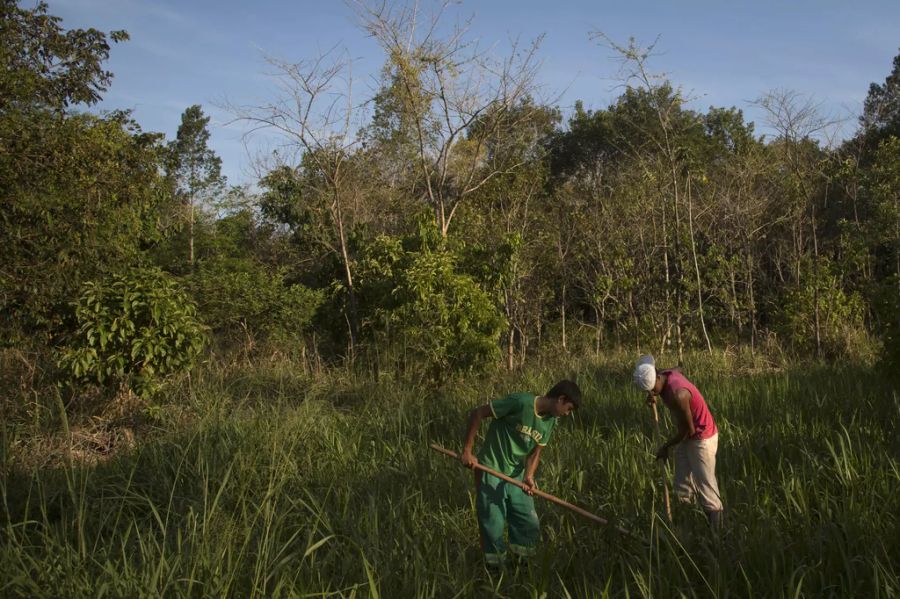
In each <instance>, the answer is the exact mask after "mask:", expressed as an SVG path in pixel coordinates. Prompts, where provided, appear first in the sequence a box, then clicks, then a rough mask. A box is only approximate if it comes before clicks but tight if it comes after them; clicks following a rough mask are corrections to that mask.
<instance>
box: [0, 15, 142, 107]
mask: <svg viewBox="0 0 900 599" xmlns="http://www.w3.org/2000/svg"><path fill="white" fill-rule="evenodd" d="M18 4H19V3H18V2H17V1H16V0H0V22H2V24H3V25H2V27H0V111H3V112H7V111H9V110H23V109H28V108H39V109H45V108H46V109H53V110H63V109H65V108H66V107H68V106H69V105H70V104H79V103H85V104H94V103H96V102H98V101H99V100H100V94H101V92H104V91H106V88H107V87H108V86H109V83H110V80H111V79H112V73H110V72H109V71H104V70H103V62H104V61H106V59H107V58H108V57H109V42H108V41H107V39H106V34H105V33H103V32H102V31H97V30H96V29H93V28H91V29H72V30H69V31H65V30H63V29H62V28H61V27H60V26H59V24H60V21H61V19H60V18H59V17H55V16H53V15H48V14H47V4H46V3H45V2H38V3H37V5H36V6H35V7H34V8H33V9H30V10H27V9H22V8H19V7H18V6H17V5H18ZM109 36H110V38H111V40H112V41H113V42H121V41H125V40H127V39H128V34H127V33H126V32H124V31H113V32H111V33H110V34H109Z"/></svg>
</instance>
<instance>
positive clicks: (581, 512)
mask: <svg viewBox="0 0 900 599" xmlns="http://www.w3.org/2000/svg"><path fill="white" fill-rule="evenodd" d="M431 448H432V449H433V450H435V451H436V452H438V453H442V454H444V455H445V456H447V457H450V458H453V459H455V460H458V459H459V455H458V454H457V453H456V452H455V451H450V450H449V449H444V448H443V447H441V446H440V445H437V444H436V443H432V444H431ZM474 467H475V468H476V469H477V470H481V471H482V472H487V473H488V474H490V475H491V476H496V477H497V478H499V479H500V480H505V481H506V482H508V483H511V484H513V485H516V486H517V487H520V488H522V489H525V488H526V485H525V483H523V482H522V481H520V480H516V479H514V478H512V477H510V476H506V475H505V474H500V473H499V472H497V471H496V470H493V469H491V468H488V467H487V466H482V465H481V464H475V466H474ZM533 493H534V494H535V495H537V496H538V497H542V498H544V499H546V500H547V501H552V502H553V503H555V504H556V505H561V506H562V507H564V508H566V509H569V510H572V511H573V512H575V513H576V514H579V515H581V516H584V517H585V518H588V519H589V520H593V521H594V522H597V523H598V524H602V525H604V526H609V521H608V520H604V519H603V518H601V517H600V516H597V515H595V514H592V513H590V512H589V511H587V510H583V509H581V508H580V507H578V506H577V505H572V504H571V503H569V502H568V501H565V500H563V499H560V498H559V497H556V496H554V495H551V494H550V493H544V492H543V491H541V490H540V489H533ZM613 528H615V529H616V531H618V532H620V533H622V534H623V535H628V536H630V537H634V538H636V539H640V537H636V536H635V535H633V534H632V533H631V532H630V531H628V530H626V529H624V528H622V527H620V526H614V527H613ZM640 540H643V539H640Z"/></svg>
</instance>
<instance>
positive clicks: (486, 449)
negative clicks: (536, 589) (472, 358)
mask: <svg viewBox="0 0 900 599" xmlns="http://www.w3.org/2000/svg"><path fill="white" fill-rule="evenodd" d="M580 404H581V390H580V389H579V388H578V385H576V384H575V383H574V382H572V381H566V380H564V381H560V382H559V383H557V384H556V385H554V386H553V388H552V389H550V391H548V392H547V394H546V395H540V396H537V397H535V396H534V395H532V394H531V393H513V394H511V395H507V396H506V397H504V398H503V399H497V400H494V401H492V402H490V403H487V404H485V405H483V406H481V407H478V408H475V409H473V410H472V411H470V412H469V428H468V430H467V431H466V438H465V444H464V446H463V451H462V454H461V455H460V461H461V462H462V463H463V465H464V466H466V467H468V468H474V467H475V464H478V463H480V464H482V465H484V466H487V467H488V468H491V469H493V470H496V471H498V472H500V473H501V474H505V475H507V476H509V477H512V478H515V479H516V480H519V481H522V483H521V485H520V486H517V485H513V484H511V483H507V482H505V481H503V480H501V479H499V478H497V477H496V476H491V475H490V474H487V473H484V472H481V471H476V472H475V492H476V498H475V507H476V511H477V512H478V528H479V530H480V531H481V548H482V550H483V551H484V559H485V562H486V563H487V564H488V565H492V566H499V565H502V564H503V562H504V561H505V560H506V542H505V541H504V539H503V533H504V529H505V528H506V524H507V522H508V523H509V549H510V550H511V551H512V552H513V553H516V554H517V555H520V556H525V557H528V556H531V555H534V548H535V546H536V545H537V542H538V540H539V539H540V525H539V522H538V517H537V513H536V512H535V511H534V498H533V497H532V494H533V492H534V489H536V488H537V484H536V483H535V482H534V473H535V471H536V470H537V467H538V463H539V462H540V459H541V450H542V449H543V447H544V446H546V445H547V441H549V440H550V433H551V432H553V428H554V427H555V426H556V421H557V420H558V419H559V418H560V417H561V416H568V415H569V414H571V413H572V411H573V410H575V409H577V408H578V406H579V405H580ZM485 418H494V420H493V421H492V422H491V426H490V428H489V429H488V432H487V437H486V438H485V440H484V445H483V446H482V448H481V451H480V452H478V457H477V458H476V457H475V456H474V455H473V454H472V446H473V445H474V444H475V437H476V435H477V434H478V428H479V426H480V425H481V421H482V420H483V419H485Z"/></svg>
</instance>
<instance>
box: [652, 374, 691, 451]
mask: <svg viewBox="0 0 900 599" xmlns="http://www.w3.org/2000/svg"><path fill="white" fill-rule="evenodd" d="M666 407H667V408H669V410H670V411H671V412H672V418H673V419H674V420H675V425H676V426H677V427H678V430H677V431H676V432H675V434H674V435H673V436H672V438H671V439H669V440H668V441H666V442H665V444H664V445H663V446H662V447H660V448H659V450H658V451H657V452H656V457H657V458H658V459H660V460H665V459H666V458H668V457H669V448H670V447H673V446H675V445H678V444H679V443H681V442H682V441H684V440H685V439H688V438H690V437H693V436H694V433H695V432H696V430H695V429H694V418H693V416H692V415H691V392H690V391H688V390H687V389H679V390H678V391H676V392H675V402H674V405H668V404H667V405H666Z"/></svg>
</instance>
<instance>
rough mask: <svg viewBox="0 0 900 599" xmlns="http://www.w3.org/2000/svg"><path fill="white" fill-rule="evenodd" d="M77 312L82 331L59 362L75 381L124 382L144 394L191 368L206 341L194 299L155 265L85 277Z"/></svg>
mask: <svg viewBox="0 0 900 599" xmlns="http://www.w3.org/2000/svg"><path fill="white" fill-rule="evenodd" d="M75 316H76V319H77V323H78V331H77V334H76V335H75V336H74V338H73V339H72V340H71V342H70V343H69V346H68V348H67V349H66V350H65V351H64V353H63V355H62V358H61V360H60V366H61V367H62V368H63V369H64V370H65V371H66V372H68V373H69V374H70V375H71V376H72V378H73V380H75V381H79V382H82V383H91V384H97V385H101V386H107V387H110V386H111V387H113V388H115V387H118V386H119V385H122V384H125V385H128V386H129V387H130V388H131V389H132V390H134V391H135V392H136V393H138V394H139V395H141V396H149V395H152V394H153V393H154V392H156V391H157V390H158V389H159V386H160V384H161V383H162V382H163V381H164V380H165V378H166V377H167V376H170V375H173V374H177V373H179V372H182V371H184V370H187V369H188V368H190V367H191V365H192V364H193V363H194V360H195V359H196V358H197V356H198V355H199V354H200V351H201V350H202V349H203V345H204V342H205V327H204V326H203V325H202V324H201V323H200V321H199V320H198V319H197V315H196V308H195V307H194V305H193V304H192V303H191V302H190V300H189V299H188V297H187V296H186V295H185V294H184V293H183V292H182V291H181V290H180V289H179V288H178V286H177V285H176V283H175V281H174V280H173V279H172V278H170V277H169V276H167V275H165V274H163V273H162V272H161V271H159V270H156V269H145V270H139V269H135V270H132V271H130V272H129V273H127V274H123V275H115V276H112V277H110V278H109V279H107V280H105V281H103V282H99V283H97V282H88V283H86V284H85V285H84V288H83V290H82V292H81V294H80V296H79V298H78V301H77V303H76V307H75Z"/></svg>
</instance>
